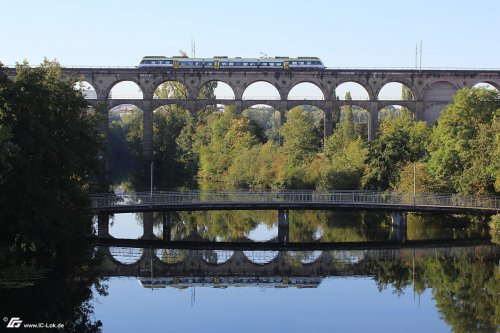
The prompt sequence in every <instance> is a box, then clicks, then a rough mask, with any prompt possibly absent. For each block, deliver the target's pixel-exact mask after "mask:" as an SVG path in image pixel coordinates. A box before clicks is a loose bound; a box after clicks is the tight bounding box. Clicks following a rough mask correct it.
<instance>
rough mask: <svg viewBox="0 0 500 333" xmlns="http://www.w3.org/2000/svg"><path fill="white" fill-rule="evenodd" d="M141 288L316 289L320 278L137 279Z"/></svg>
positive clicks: (218, 277)
mask: <svg viewBox="0 0 500 333" xmlns="http://www.w3.org/2000/svg"><path fill="white" fill-rule="evenodd" d="M138 281H139V284H140V285H141V286H142V287H143V288H165V287H173V288H179V289H186V288H189V287H213V288H228V287H259V288H288V287H296V288H317V287H318V286H319V285H320V283H321V281H322V278H321V277H305V276H304V277H298V276H294V277H288V276H284V277H281V276H262V277H260V276H198V277H196V276H190V277H187V276H186V277H156V278H155V277H153V278H150V277H139V278H138Z"/></svg>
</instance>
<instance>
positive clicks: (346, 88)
mask: <svg viewBox="0 0 500 333" xmlns="http://www.w3.org/2000/svg"><path fill="white" fill-rule="evenodd" d="M348 92H349V93H350V99H352V100H355V101H367V100H369V99H370V95H369V94H368V91H367V90H366V89H365V87H363V86H362V85H361V84H359V83H357V82H344V83H342V84H340V85H338V86H337V88H335V96H337V99H339V100H345V99H349V97H347V96H346V95H347V93H348Z"/></svg>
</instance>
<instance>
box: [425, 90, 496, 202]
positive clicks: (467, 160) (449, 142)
mask: <svg viewBox="0 0 500 333" xmlns="http://www.w3.org/2000/svg"><path fill="white" fill-rule="evenodd" d="M499 116H500V94H499V93H498V92H497V91H492V90H488V89H481V88H473V89H468V88H464V89H461V90H459V91H458V92H457V94H456V95H455V97H454V100H453V103H452V104H450V105H449V106H448V108H447V109H445V110H444V111H443V112H442V114H441V116H440V117H439V119H438V125H437V126H436V128H435V129H434V131H433V133H432V144H431V146H430V158H429V162H428V169H429V172H430V174H431V175H432V176H433V177H434V178H435V179H436V180H437V181H440V182H442V183H445V184H449V186H448V190H450V191H458V192H460V193H462V194H487V193H493V192H494V191H495V189H494V188H495V182H497V180H498V178H499V162H498V152H499V149H500V148H499V147H500V146H499V141H500V140H499V138H498V133H499V128H500V125H499V120H498V117H499Z"/></svg>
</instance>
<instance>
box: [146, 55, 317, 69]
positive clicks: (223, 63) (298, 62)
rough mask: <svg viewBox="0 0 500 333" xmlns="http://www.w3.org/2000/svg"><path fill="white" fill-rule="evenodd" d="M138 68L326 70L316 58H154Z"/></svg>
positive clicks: (148, 57) (149, 57) (147, 58)
mask: <svg viewBox="0 0 500 333" xmlns="http://www.w3.org/2000/svg"><path fill="white" fill-rule="evenodd" d="M137 67H138V68H172V69H222V70H224V69H284V70H288V69H324V68H325V65H323V62H322V61H321V60H320V59H319V58H316V57H298V58H288V57H275V58H239V57H236V58H228V57H213V58H188V57H171V58H168V57H163V56H159V57H152V56H147V57H144V58H142V60H141V62H140V64H139V66H137Z"/></svg>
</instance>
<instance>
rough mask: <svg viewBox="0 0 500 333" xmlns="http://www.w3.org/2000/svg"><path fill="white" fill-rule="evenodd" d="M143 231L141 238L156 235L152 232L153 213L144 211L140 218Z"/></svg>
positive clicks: (149, 237)
mask: <svg viewBox="0 0 500 333" xmlns="http://www.w3.org/2000/svg"><path fill="white" fill-rule="evenodd" d="M142 227H143V233H142V237H141V239H155V238H156V236H155V234H154V232H153V213H152V212H144V213H143V220H142Z"/></svg>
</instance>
